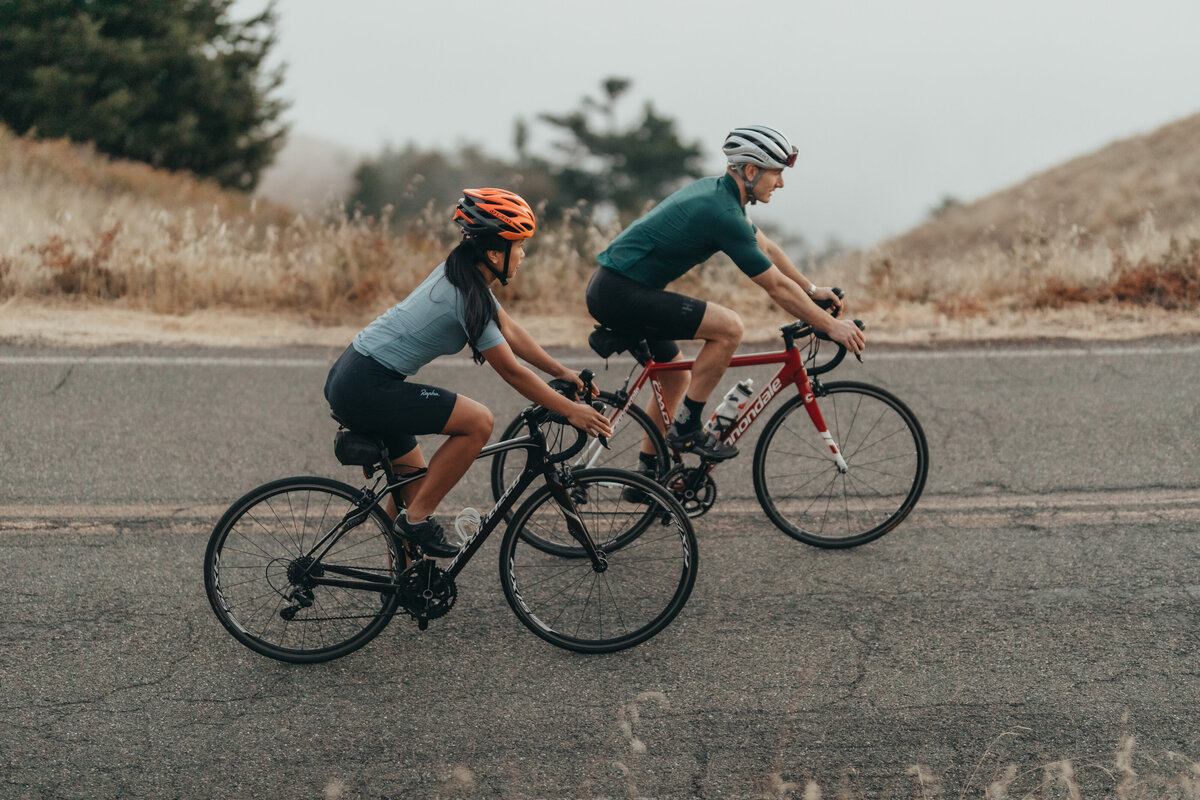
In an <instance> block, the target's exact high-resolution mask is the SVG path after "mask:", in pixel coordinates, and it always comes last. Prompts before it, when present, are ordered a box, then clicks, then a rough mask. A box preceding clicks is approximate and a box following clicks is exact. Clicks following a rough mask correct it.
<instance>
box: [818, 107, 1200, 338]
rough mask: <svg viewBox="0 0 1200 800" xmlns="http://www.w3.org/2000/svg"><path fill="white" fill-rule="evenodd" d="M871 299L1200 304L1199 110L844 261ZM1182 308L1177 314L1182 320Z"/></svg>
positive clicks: (1050, 305) (974, 307)
mask: <svg viewBox="0 0 1200 800" xmlns="http://www.w3.org/2000/svg"><path fill="white" fill-rule="evenodd" d="M829 266H830V268H831V269H832V270H833V271H835V272H838V273H841V274H843V275H845V276H848V278H849V280H850V281H851V282H852V283H853V285H854V286H855V287H856V288H857V289H858V290H859V291H860V293H861V296H862V297H864V298H866V300H867V302H868V309H873V308H880V309H886V308H887V307H889V306H891V305H893V304H895V303H909V304H920V305H922V306H925V307H927V308H928V309H929V310H930V311H932V312H933V313H936V314H941V315H945V316H946V317H949V318H953V319H968V318H971V317H984V316H987V315H989V314H995V313H997V312H1000V313H1012V314H1019V313H1022V312H1024V311H1027V310H1029V309H1043V310H1045V309H1067V308H1073V307H1081V306H1082V307H1091V308H1101V309H1102V314H1103V315H1104V316H1107V315H1108V311H1107V310H1108V309H1110V308H1113V307H1119V308H1124V309H1164V310H1167V311H1177V312H1189V313H1190V312H1194V311H1195V309H1197V308H1198V307H1200V115H1197V116H1193V117H1189V118H1187V119H1184V120H1180V121H1178V122H1175V123H1173V124H1171V125H1168V126H1166V127H1164V128H1162V129H1160V130H1158V131H1155V132H1154V133H1151V134H1148V135H1145V136H1139V137H1135V138H1133V139H1129V140H1125V141H1121V142H1116V143H1114V144H1111V145H1109V146H1108V147H1105V148H1104V149H1102V150H1100V151H1098V152H1096V153H1093V154H1091V155H1088V156H1084V157H1082V158H1078V159H1075V160H1073V161H1070V162H1068V163H1066V164H1063V165H1061V166H1059V167H1056V168H1055V169H1052V170H1049V171H1047V172H1045V173H1042V174H1040V175H1036V176H1034V177H1032V178H1030V179H1029V180H1027V181H1025V182H1023V183H1021V184H1019V185H1017V186H1015V187H1012V188H1010V189H1007V190H1005V191H1002V192H997V193H996V194H993V195H991V196H989V197H985V198H983V199H982V200H980V201H978V202H976V203H972V204H970V205H964V206H957V207H953V208H950V209H949V210H947V211H946V212H945V213H943V214H941V215H940V216H938V217H937V218H935V219H932V220H930V221H928V222H926V223H925V224H923V225H920V226H918V227H916V228H914V229H913V230H912V231H910V232H908V233H907V234H905V235H903V236H900V237H897V238H895V239H892V240H889V241H886V242H883V243H882V244H880V245H879V246H878V247H876V248H874V249H873V250H871V251H868V252H861V253H852V254H848V255H846V256H843V257H841V258H839V259H837V260H836V261H835V262H834V263H833V264H831V265H829ZM1184 316H1185V315H1182V314H1181V315H1180V317H1181V320H1182V318H1183V317H1184Z"/></svg>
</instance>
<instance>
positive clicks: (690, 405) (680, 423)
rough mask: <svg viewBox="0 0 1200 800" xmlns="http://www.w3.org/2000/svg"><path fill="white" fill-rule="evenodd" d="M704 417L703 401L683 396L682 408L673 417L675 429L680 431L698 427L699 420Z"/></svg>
mask: <svg viewBox="0 0 1200 800" xmlns="http://www.w3.org/2000/svg"><path fill="white" fill-rule="evenodd" d="M703 418H704V401H703V400H693V399H692V398H690V397H686V396H685V397H684V398H683V409H682V410H681V411H680V412H679V415H678V416H677V417H675V429H676V430H678V431H679V432H680V433H685V432H687V431H695V430H699V429H700V420H701V419H703Z"/></svg>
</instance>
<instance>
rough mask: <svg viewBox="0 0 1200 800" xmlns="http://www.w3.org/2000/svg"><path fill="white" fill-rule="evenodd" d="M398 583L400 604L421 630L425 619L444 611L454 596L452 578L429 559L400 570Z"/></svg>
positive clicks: (455, 589)
mask: <svg viewBox="0 0 1200 800" xmlns="http://www.w3.org/2000/svg"><path fill="white" fill-rule="evenodd" d="M398 582H399V584H400V587H399V589H398V590H397V593H398V594H399V595H400V605H402V606H403V607H404V610H405V611H407V612H408V615H409V616H410V617H412V618H413V619H415V620H416V621H417V627H418V628H420V629H421V630H425V628H427V627H428V626H429V620H431V619H437V618H438V617H443V616H445V615H446V614H448V613H449V612H450V609H451V608H453V607H454V601H455V600H457V599H458V589H457V588H456V587H455V585H454V579H453V578H451V577H450V576H449V575H448V574H446V571H445V570H444V569H441V568H439V567H438V566H437V565H435V564H434V562H433V561H431V560H429V559H424V560H422V561H418V562H417V563H416V564H413V565H412V566H411V567H409V568H408V569H406V570H404V572H402V573H400V578H399V580H398Z"/></svg>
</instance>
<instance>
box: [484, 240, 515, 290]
mask: <svg viewBox="0 0 1200 800" xmlns="http://www.w3.org/2000/svg"><path fill="white" fill-rule="evenodd" d="M511 257H512V242H508V243H507V245H506V246H505V248H504V270H503V271H497V270H496V268H495V267H493V266H492V262H491V261H490V260H489V259H488V258H486V257H485V258H484V259H483V265H484V266H485V267H487V268H488V272H490V273H492V274H493V275H495V276H496V277H497V278H499V279H500V285H501V286H508V260H509V258H511Z"/></svg>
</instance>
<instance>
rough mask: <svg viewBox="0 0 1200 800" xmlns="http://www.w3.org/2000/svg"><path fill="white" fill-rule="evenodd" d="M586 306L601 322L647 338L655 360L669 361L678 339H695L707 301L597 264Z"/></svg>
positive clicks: (618, 329) (621, 330) (619, 330)
mask: <svg viewBox="0 0 1200 800" xmlns="http://www.w3.org/2000/svg"><path fill="white" fill-rule="evenodd" d="M587 308H588V313H589V314H591V315H592V316H593V317H594V318H595V319H596V321H597V322H599V323H600V324H602V325H606V326H607V327H609V328H612V329H613V330H614V331H618V332H620V333H625V334H631V335H635V336H640V337H642V338H644V339H645V340H646V343H647V344H648V345H650V352H651V354H653V355H654V360H655V361H670V360H671V359H673V358H675V356H677V355H679V345H677V344H675V340H676V339H694V338H695V336H696V331H697V330H699V329H700V322H701V321H702V320H703V319H704V311H705V309H706V308H708V303H706V302H705V301H703V300H697V299H696V298H694V297H688V296H687V295H684V294H678V293H676V292H668V291H667V290H665V289H655V288H653V287H651V286H647V285H646V284H644V283H639V282H638V281H635V280H633V279H632V278H626V277H625V276H624V275H622V274H621V273H619V272H615V271H614V270H611V269H609V268H608V267H598V268H597V269H596V272H595V273H594V274H593V275H592V279H591V280H590V281H588V286H587Z"/></svg>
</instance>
